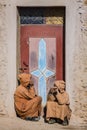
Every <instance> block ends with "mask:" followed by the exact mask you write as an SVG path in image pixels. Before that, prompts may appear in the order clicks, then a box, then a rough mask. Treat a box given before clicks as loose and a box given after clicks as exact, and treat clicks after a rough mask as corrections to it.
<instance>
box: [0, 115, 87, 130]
mask: <svg viewBox="0 0 87 130" xmlns="http://www.w3.org/2000/svg"><path fill="white" fill-rule="evenodd" d="M0 130H87V126H74V125H68V126H62V125H60V124H58V123H55V124H48V123H45V122H44V120H43V118H41V119H40V121H39V122H31V121H25V120H22V119H20V118H17V117H15V118H8V117H0Z"/></svg>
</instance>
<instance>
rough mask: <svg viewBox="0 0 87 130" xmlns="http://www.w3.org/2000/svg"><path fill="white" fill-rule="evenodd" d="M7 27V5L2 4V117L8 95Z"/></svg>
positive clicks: (0, 79) (0, 49)
mask: <svg viewBox="0 0 87 130" xmlns="http://www.w3.org/2000/svg"><path fill="white" fill-rule="evenodd" d="M6 39H7V26H6V5H5V4H4V3H0V115H6V114H7V112H6V109H5V108H6V106H5V104H6V103H5V99H6V98H7V93H8V76H7V66H8V61H7V55H8V50H7V44H8V43H7V41H6Z"/></svg>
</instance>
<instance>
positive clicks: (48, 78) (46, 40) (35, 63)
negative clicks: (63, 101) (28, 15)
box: [20, 25, 64, 103]
mask: <svg viewBox="0 0 87 130" xmlns="http://www.w3.org/2000/svg"><path fill="white" fill-rule="evenodd" d="M20 53H21V54H20V55H21V68H23V69H24V68H25V72H27V73H31V74H32V78H33V80H34V85H35V88H36V91H37V93H38V94H39V95H40V96H42V98H43V103H45V102H46V96H47V93H48V91H49V89H50V87H52V86H53V82H54V80H55V79H58V80H61V79H63V77H64V75H63V74H64V70H63V66H64V65H63V64H64V63H63V61H64V59H63V26H62V25H58V26H50V25H33V26H31V25H30V26H21V31H20Z"/></svg>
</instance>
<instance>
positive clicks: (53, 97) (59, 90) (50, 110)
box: [46, 80, 71, 125]
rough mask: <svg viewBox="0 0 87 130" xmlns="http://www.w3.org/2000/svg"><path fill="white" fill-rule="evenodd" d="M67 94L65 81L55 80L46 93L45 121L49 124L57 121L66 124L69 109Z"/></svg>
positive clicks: (69, 114)
mask: <svg viewBox="0 0 87 130" xmlns="http://www.w3.org/2000/svg"><path fill="white" fill-rule="evenodd" d="M69 104H70V103H69V95H68V93H67V92H66V91H65V82H64V81H62V80H60V81H55V83H54V87H52V88H51V89H50V91H49V93H48V97H47V104H46V121H47V122H48V123H49V124H52V123H55V122H58V123H61V124H62V125H68V123H69V120H70V116H71V109H70V108H69Z"/></svg>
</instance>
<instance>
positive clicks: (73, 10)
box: [0, 0, 87, 125]
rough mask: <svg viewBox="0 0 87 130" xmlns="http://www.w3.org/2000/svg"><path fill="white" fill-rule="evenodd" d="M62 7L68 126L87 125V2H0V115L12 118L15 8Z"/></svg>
mask: <svg viewBox="0 0 87 130" xmlns="http://www.w3.org/2000/svg"><path fill="white" fill-rule="evenodd" d="M23 4H24V5H25V6H29V5H31V6H32V5H34V6H35V5H37V6H41V5H44V6H52V5H54V6H57V5H58V6H59V5H61V6H66V34H65V36H66V43H65V44H66V45H65V49H66V54H65V55H66V72H65V73H66V86H67V91H68V92H69V95H70V102H71V109H72V117H71V121H70V123H71V124H74V125H75V124H76V125H78V124H81V125H85V124H87V99H86V98H87V45H86V44H87V0H58V1H57V0H50V2H49V0H44V1H41V0H37V1H35V4H34V0H15V1H14V0H0V115H5V116H7V115H9V116H10V115H14V110H13V109H14V106H13V104H14V102H13V101H14V100H13V93H14V90H15V88H16V70H17V68H16V54H17V53H16V50H17V49H16V47H17V46H16V41H17V21H16V15H17V14H16V6H20V5H21V6H23Z"/></svg>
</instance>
